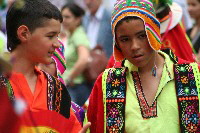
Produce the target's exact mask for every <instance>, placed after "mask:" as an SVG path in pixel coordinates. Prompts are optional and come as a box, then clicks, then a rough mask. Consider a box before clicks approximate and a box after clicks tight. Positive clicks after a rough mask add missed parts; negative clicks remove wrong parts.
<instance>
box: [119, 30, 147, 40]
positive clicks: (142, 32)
mask: <svg viewBox="0 0 200 133" xmlns="http://www.w3.org/2000/svg"><path fill="white" fill-rule="evenodd" d="M144 33H145V34H146V31H145V30H141V31H138V32H137V33H135V35H140V34H144ZM123 37H127V35H120V36H118V38H123Z"/></svg>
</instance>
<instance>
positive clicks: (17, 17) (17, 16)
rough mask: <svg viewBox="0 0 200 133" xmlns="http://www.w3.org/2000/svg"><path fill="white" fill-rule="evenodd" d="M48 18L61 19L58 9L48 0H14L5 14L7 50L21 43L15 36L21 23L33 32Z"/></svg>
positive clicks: (11, 49)
mask: <svg viewBox="0 0 200 133" xmlns="http://www.w3.org/2000/svg"><path fill="white" fill-rule="evenodd" d="M49 19H55V20H58V21H60V22H61V23H62V21H63V19H62V15H61V13H60V11H59V9H58V8H57V7H56V6H54V5H53V4H52V3H51V2H49V1H48V0H15V2H14V3H13V4H12V6H11V7H10V8H9V10H8V12H7V16H6V29H7V49H8V51H10V52H12V51H13V50H14V49H15V48H16V47H17V46H18V45H19V44H20V43H21V42H20V40H19V38H18V36H17V29H18V28H19V27H20V26H21V25H25V26H27V27H28V29H29V30H30V32H33V31H34V30H35V29H36V28H38V27H43V26H44V25H45V21H46V20H49Z"/></svg>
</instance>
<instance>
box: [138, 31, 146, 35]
mask: <svg viewBox="0 0 200 133" xmlns="http://www.w3.org/2000/svg"><path fill="white" fill-rule="evenodd" d="M143 33H145V34H146V31H145V30H141V31H139V32H137V33H136V35H139V34H143Z"/></svg>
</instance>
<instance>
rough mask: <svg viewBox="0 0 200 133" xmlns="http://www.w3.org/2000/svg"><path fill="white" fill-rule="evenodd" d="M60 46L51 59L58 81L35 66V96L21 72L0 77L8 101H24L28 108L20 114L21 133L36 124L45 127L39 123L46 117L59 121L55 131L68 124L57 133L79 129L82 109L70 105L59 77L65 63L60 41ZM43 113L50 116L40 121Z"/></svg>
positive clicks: (65, 89) (77, 130)
mask: <svg viewBox="0 0 200 133" xmlns="http://www.w3.org/2000/svg"><path fill="white" fill-rule="evenodd" d="M60 44H61V46H60V48H57V49H56V51H55V52H54V54H53V57H52V58H53V60H54V61H55V63H56V68H57V76H58V79H57V78H56V77H54V76H52V75H50V74H48V73H46V72H44V71H42V70H40V69H39V68H37V67H35V73H36V74H37V75H38V76H37V82H36V89H35V92H34V94H33V93H32V92H31V90H30V88H29V86H28V83H27V80H26V78H25V76H24V75H23V74H22V73H17V72H12V74H11V76H10V77H9V78H7V77H5V76H3V75H1V76H0V83H1V85H3V86H5V87H6V88H7V91H8V93H9V98H10V100H11V101H12V102H13V103H15V99H23V100H24V101H25V102H26V105H27V106H26V109H25V112H24V113H23V115H22V117H21V119H22V123H21V124H22V127H23V128H22V129H21V130H22V131H23V132H26V131H27V132H30V131H31V129H29V128H24V126H25V127H29V126H30V127H31V126H32V127H37V125H34V124H39V125H41V124H43V126H46V127H48V123H45V122H44V123H42V122H41V123H40V121H46V119H49V118H55V119H54V121H56V120H57V119H58V118H60V119H61V120H60V123H62V125H57V126H56V125H54V127H55V130H56V128H58V129H59V128H61V127H62V126H63V125H65V126H67V124H69V123H70V124H71V126H70V128H68V129H65V130H62V129H60V130H57V131H60V133H61V132H66V130H67V132H75V133H76V132H79V131H80V130H81V125H82V123H81V122H82V120H81V118H80V114H79V111H80V110H81V109H80V108H78V106H75V104H74V103H71V98H70V95H69V93H68V91H67V88H66V87H65V85H64V84H63V83H64V82H63V80H62V77H61V74H62V73H63V72H64V71H65V69H66V62H65V59H64V56H63V54H62V53H63V50H64V47H63V45H62V43H61V42H60ZM62 82H63V83H62ZM71 104H72V108H71ZM47 110H50V111H53V112H50V111H47ZM45 111H46V112H45ZM54 112H57V113H59V114H60V115H61V116H59V115H56V113H54ZM40 113H41V114H40ZM83 113H84V112H83ZM30 114H32V116H36V118H33V120H35V122H32V120H31V119H30V116H31V115H30ZM44 114H49V115H50V116H49V117H48V116H46V117H44V119H42V118H40V117H43V116H42V115H44ZM51 115H52V116H51ZM28 119H30V120H28ZM77 119H78V120H79V121H78V120H77ZM27 120H28V121H27ZM49 120H51V119H49ZM51 121H53V120H51ZM26 122H27V123H26ZM45 124H47V125H45ZM54 127H51V128H54ZM33 129H34V128H33ZM45 130H50V129H45ZM34 131H35V129H34ZM39 131H43V130H41V129H40V130H39Z"/></svg>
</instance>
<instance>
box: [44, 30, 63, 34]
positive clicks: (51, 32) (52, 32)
mask: <svg viewBox="0 0 200 133" xmlns="http://www.w3.org/2000/svg"><path fill="white" fill-rule="evenodd" d="M59 33H60V32H55V31H50V32H48V33H47V34H59Z"/></svg>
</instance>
